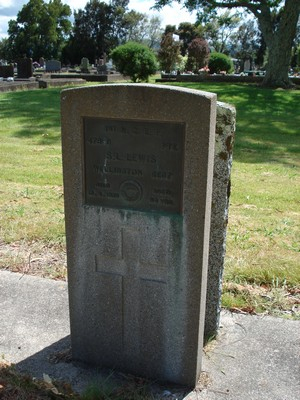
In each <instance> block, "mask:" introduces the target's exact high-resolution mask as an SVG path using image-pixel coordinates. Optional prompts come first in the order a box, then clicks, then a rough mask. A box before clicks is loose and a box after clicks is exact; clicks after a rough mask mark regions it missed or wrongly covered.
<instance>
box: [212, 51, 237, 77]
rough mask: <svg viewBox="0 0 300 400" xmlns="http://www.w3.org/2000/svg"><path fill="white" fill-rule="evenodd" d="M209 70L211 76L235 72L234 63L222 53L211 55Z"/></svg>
mask: <svg viewBox="0 0 300 400" xmlns="http://www.w3.org/2000/svg"><path fill="white" fill-rule="evenodd" d="M208 68H209V71H210V73H211V74H219V73H220V72H221V71H224V72H226V73H229V72H232V71H233V62H232V60H231V58H230V57H228V56H226V54H222V53H211V54H210V57H209V61H208Z"/></svg>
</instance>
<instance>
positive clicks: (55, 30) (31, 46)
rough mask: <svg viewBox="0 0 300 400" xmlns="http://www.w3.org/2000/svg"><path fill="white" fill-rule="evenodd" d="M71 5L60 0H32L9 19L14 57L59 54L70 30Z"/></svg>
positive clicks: (10, 43)
mask: <svg viewBox="0 0 300 400" xmlns="http://www.w3.org/2000/svg"><path fill="white" fill-rule="evenodd" d="M70 15H71V9H70V7H69V6H68V5H66V4H63V3H62V2H61V0H50V1H49V3H45V2H44V1H43V0H29V2H28V3H27V4H25V5H24V6H23V7H22V9H21V10H20V11H19V13H18V15H17V19H16V20H10V21H9V23H8V35H9V36H8V47H9V49H10V52H11V57H13V58H18V57H22V56H23V55H27V56H29V57H32V58H34V59H35V60H38V59H39V58H40V57H45V58H48V59H49V58H58V57H60V52H61V49H62V46H63V45H64V42H65V40H66V36H67V35H68V34H69V32H70V30H71V22H70V20H69V17H70Z"/></svg>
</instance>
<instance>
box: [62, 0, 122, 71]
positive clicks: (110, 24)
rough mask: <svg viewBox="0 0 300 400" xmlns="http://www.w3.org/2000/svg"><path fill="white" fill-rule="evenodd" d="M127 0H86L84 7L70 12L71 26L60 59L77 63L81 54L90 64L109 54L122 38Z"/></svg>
mask: <svg viewBox="0 0 300 400" xmlns="http://www.w3.org/2000/svg"><path fill="white" fill-rule="evenodd" d="M128 2H129V0H114V1H111V2H110V3H109V4H108V3H105V2H104V1H102V2H100V1H98V0H90V1H89V2H88V3H87V4H86V6H85V8H84V9H83V10H82V9H79V10H78V11H77V12H75V13H74V26H73V31H72V34H71V35H70V39H69V41H68V43H67V45H66V47H65V48H64V51H63V60H64V61H65V62H67V63H71V64H78V63H80V60H81V58H82V57H87V58H88V59H89V61H90V62H91V63H93V62H94V61H95V60H96V59H97V58H98V57H103V56H104V54H107V55H108V54H109V53H110V51H111V50H112V49H113V48H114V47H116V46H117V45H118V44H119V43H120V42H121V41H122V38H123V37H124V35H125V33H124V30H125V28H126V24H125V20H124V16H125V13H126V11H127V5H128Z"/></svg>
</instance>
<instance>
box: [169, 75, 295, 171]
mask: <svg viewBox="0 0 300 400" xmlns="http://www.w3.org/2000/svg"><path fill="white" fill-rule="evenodd" d="M176 85H179V86H184V87H190V88H193V89H200V90H205V91H209V92H214V93H216V94H217V96H218V101H222V102H226V103H230V104H233V105H234V106H235V107H236V111H237V126H236V138H235V146H234V159H235V160H237V161H239V162H242V163H264V162H267V163H269V162H280V163H281V164H284V165H286V166H291V167H293V166H295V164H296V163H297V159H298V161H299V153H300V128H299V127H300V113H299V102H300V91H299V90H288V91H284V90H272V89H264V88H261V87H257V86H254V85H243V84H239V85H234V84H233V85H229V84H227V83H212V82H209V83H184V84H183V83H181V84H178V83H177V84H176Z"/></svg>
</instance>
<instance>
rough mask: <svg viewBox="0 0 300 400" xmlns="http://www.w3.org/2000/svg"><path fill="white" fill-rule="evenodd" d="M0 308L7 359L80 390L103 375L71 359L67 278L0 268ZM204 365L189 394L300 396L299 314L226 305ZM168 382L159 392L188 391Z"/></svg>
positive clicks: (203, 399) (291, 399)
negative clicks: (288, 316)
mask: <svg viewBox="0 0 300 400" xmlns="http://www.w3.org/2000/svg"><path fill="white" fill-rule="evenodd" d="M0 307H1V308H0V355H1V357H2V358H4V359H6V360H7V361H10V362H13V363H15V364H16V367H17V368H18V369H19V370H20V371H26V372H29V373H31V374H32V375H33V376H35V377H38V378H42V377H43V374H47V375H49V376H50V377H51V378H52V379H61V380H64V381H68V382H70V383H71V385H72V386H73V388H74V390H78V391H82V390H83V389H84V388H85V387H87V386H88V385H90V384H91V383H92V382H95V381H99V379H100V375H99V371H97V370H96V369H85V368H82V367H81V366H78V365H77V366H76V365H73V364H72V363H70V362H69V363H67V362H66V361H67V360H68V355H69V350H70V336H69V334H70V332H69V315H68V296H67V285H66V283H64V282H60V281H52V280H48V279H42V278H37V277H32V276H26V275H25V276H22V275H21V274H15V273H10V272H6V271H0ZM202 369H203V372H202V374H201V379H200V382H199V385H198V386H197V388H196V389H195V390H194V391H193V392H190V393H189V394H187V395H186V397H185V400H216V399H218V400H223V399H226V400H246V399H247V400H299V399H300V321H291V320H285V319H281V318H273V317H258V316H250V315H241V314H231V313H228V312H223V313H222V318H221V328H220V335H219V338H218V340H217V341H214V342H212V344H210V345H208V346H207V347H206V349H205V352H204V362H203V368H202ZM103 376H105V374H104V375H103ZM103 376H102V378H103ZM103 379H104V378H103ZM165 389H166V390H163V391H162V397H161V398H162V399H165V398H168V399H174V400H175V399H179V398H181V399H182V398H183V397H184V396H183V395H182V393H183V392H182V391H178V390H175V389H174V388H171V389H170V388H165Z"/></svg>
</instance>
